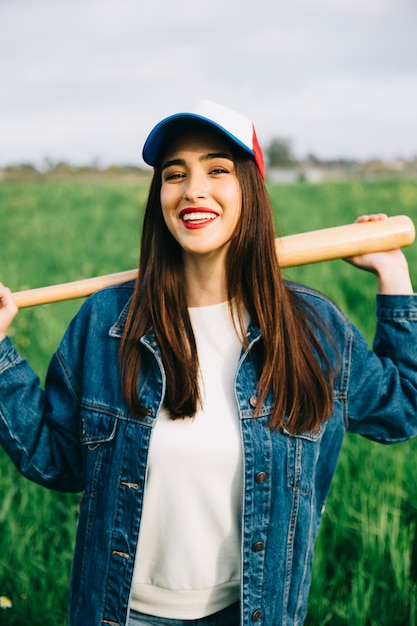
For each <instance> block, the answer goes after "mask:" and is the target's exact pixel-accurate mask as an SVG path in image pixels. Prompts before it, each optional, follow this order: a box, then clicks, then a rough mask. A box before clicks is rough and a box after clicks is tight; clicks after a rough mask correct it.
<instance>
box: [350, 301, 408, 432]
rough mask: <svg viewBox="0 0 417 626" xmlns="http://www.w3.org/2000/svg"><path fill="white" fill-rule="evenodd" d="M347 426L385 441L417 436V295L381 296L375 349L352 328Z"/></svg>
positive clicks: (378, 303)
mask: <svg viewBox="0 0 417 626" xmlns="http://www.w3.org/2000/svg"><path fill="white" fill-rule="evenodd" d="M347 345H348V348H347V351H346V353H345V354H344V355H343V361H344V368H343V369H344V372H345V374H346V372H348V375H347V376H346V380H347V381H348V383H347V404H346V406H347V415H346V416H345V418H346V424H345V425H346V427H347V430H348V431H350V432H354V433H358V434H361V435H363V436H365V437H367V438H369V439H372V440H374V441H379V442H381V443H397V442H401V441H405V440H407V439H409V438H410V437H413V436H415V435H416V434H417V296H388V295H381V294H378V296H377V329H376V335H375V339H374V345H373V350H369V349H368V346H367V344H366V342H365V340H364V339H363V337H362V336H361V335H360V333H359V332H358V331H357V330H356V329H355V328H354V327H351V339H350V341H348V343H347Z"/></svg>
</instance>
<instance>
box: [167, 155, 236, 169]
mask: <svg viewBox="0 0 417 626" xmlns="http://www.w3.org/2000/svg"><path fill="white" fill-rule="evenodd" d="M210 159H227V160H228V161H233V158H232V155H231V154H229V153H228V152H207V154H203V155H202V156H201V157H200V159H199V160H200V161H209V160H210ZM171 165H182V166H185V160H184V159H170V160H169V161H165V163H163V164H162V165H161V171H163V170H165V169H166V168H167V167H171Z"/></svg>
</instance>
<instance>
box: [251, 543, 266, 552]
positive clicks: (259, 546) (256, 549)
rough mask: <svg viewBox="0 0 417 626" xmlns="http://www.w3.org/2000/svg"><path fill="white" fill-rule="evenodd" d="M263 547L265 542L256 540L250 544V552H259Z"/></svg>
mask: <svg viewBox="0 0 417 626" xmlns="http://www.w3.org/2000/svg"><path fill="white" fill-rule="evenodd" d="M264 547H265V544H264V542H263V541H257V542H256V543H254V544H253V546H252V552H261V551H262V550H263V549H264Z"/></svg>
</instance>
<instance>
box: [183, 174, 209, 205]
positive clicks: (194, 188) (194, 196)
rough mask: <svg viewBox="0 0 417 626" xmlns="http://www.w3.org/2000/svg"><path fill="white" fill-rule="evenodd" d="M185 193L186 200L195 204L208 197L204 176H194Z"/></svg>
mask: <svg viewBox="0 0 417 626" xmlns="http://www.w3.org/2000/svg"><path fill="white" fill-rule="evenodd" d="M187 183H188V184H187V185H186V188H185V191H184V199H185V200H187V201H188V202H195V201H196V200H198V199H201V198H204V197H205V196H206V193H207V191H206V186H205V183H204V180H203V177H202V176H199V175H193V176H190V177H189V178H188V181H187Z"/></svg>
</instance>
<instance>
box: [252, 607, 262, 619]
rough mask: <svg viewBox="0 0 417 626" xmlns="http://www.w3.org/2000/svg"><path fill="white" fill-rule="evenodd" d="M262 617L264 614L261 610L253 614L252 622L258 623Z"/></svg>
mask: <svg viewBox="0 0 417 626" xmlns="http://www.w3.org/2000/svg"><path fill="white" fill-rule="evenodd" d="M261 617H262V613H261V611H260V610H259V609H257V610H256V611H254V612H253V613H252V622H258V621H259V620H260V619H261Z"/></svg>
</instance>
